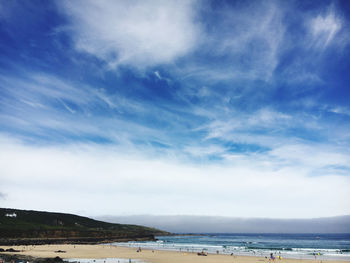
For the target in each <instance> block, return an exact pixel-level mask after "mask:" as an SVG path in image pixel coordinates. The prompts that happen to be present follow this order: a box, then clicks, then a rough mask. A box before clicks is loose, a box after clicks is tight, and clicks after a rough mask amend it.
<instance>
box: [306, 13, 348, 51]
mask: <svg viewBox="0 0 350 263" xmlns="http://www.w3.org/2000/svg"><path fill="white" fill-rule="evenodd" d="M309 28H310V31H311V35H312V44H313V45H314V46H316V47H317V48H321V49H324V48H326V47H327V46H328V45H330V44H331V42H332V41H333V39H334V38H335V37H336V34H337V33H338V32H339V31H340V29H341V28H342V21H341V19H340V18H339V17H337V16H336V13H335V11H334V8H330V10H329V12H328V13H327V14H326V15H321V14H320V15H318V16H317V17H315V18H313V19H311V21H310V24H309Z"/></svg>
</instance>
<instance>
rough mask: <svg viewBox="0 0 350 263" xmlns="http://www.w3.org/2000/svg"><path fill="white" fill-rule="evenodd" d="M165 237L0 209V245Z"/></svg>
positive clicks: (76, 219)
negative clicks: (9, 242)
mask: <svg viewBox="0 0 350 263" xmlns="http://www.w3.org/2000/svg"><path fill="white" fill-rule="evenodd" d="M166 234H169V233H167V232H164V231H161V230H158V229H155V228H149V227H144V226H138V225H126V224H112V223H107V222H102V221H97V220H94V219H91V218H87V217H82V216H77V215H72V214H63V213H50V212H40V211H29V210H18V209H9V208H0V243H7V241H8V240H14V239H15V240H17V241H18V240H22V242H19V243H25V242H23V240H27V241H28V240H29V239H31V240H42V241H43V240H45V239H50V242H49V243H68V242H70V241H71V243H73V242H74V243H92V242H94V243H97V242H103V241H104V242H105V241H117V240H134V239H152V238H154V235H166ZM5 241H6V242H5ZM55 241H57V242H55ZM43 242H44V241H43ZM17 243H18V242H17ZM29 243H31V242H29Z"/></svg>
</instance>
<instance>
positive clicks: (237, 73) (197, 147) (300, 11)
mask: <svg viewBox="0 0 350 263" xmlns="http://www.w3.org/2000/svg"><path fill="white" fill-rule="evenodd" d="M349 29H350V3H349V1H346V0H344V1H335V0H334V1H323V0H320V1H313V0H312V1H311V0H299V1H297V0H287V1H282V0H280V1H272V0H271V1H270V0H267V1H224V0H222V1H209V0H201V1H200V0H198V1H196V0H186V1H175V0H168V1H156V0H154V1H151V0H144V1H138V0H133V1H126V0H125V1H124V0H118V1H108V0H100V1H92V0H75V1H68V0H60V1H39V0H33V1H24V0H0V182H1V183H0V206H1V207H9V208H10V207H11V208H18V209H34V210H46V211H57V212H69V213H75V214H80V215H86V216H102V215H118V216H129V215H140V214H142V215H143V214H147V215H169V216H170V215H193V216H199V215H201V216H228V217H249V218H250V217H253V218H317V217H329V216H339V215H349V214H350V87H349V83H350V74H349V69H350V30H349Z"/></svg>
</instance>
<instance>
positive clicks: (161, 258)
mask: <svg viewBox="0 0 350 263" xmlns="http://www.w3.org/2000/svg"><path fill="white" fill-rule="evenodd" d="M0 247H1V248H4V249H7V248H10V247H9V246H0ZM11 248H14V249H16V250H20V251H21V252H16V253H11V254H22V255H28V256H33V257H42V258H46V257H56V256H59V257H61V258H91V259H101V258H124V259H139V260H142V261H145V262H150V263H179V262H184V263H216V262H218V263H219V262H220V263H226V262H227V263H228V262H230V263H264V262H265V263H268V262H269V260H267V259H265V258H263V257H250V256H230V255H213V254H209V255H208V256H198V255H197V254H196V253H184V252H173V251H159V250H154V252H152V250H146V249H142V252H136V250H137V249H136V248H127V247H116V246H110V245H40V246H11ZM58 250H61V251H66V253H57V252H55V251H58ZM6 254H8V253H7V252H6ZM0 257H1V254H0ZM321 262H326V261H325V260H322V261H320V260H318V259H317V260H306V259H303V260H299V259H281V260H279V259H276V260H275V261H274V263H321ZM328 262H332V263H344V262H350V261H335V260H332V261H328ZM270 263H273V262H272V261H270Z"/></svg>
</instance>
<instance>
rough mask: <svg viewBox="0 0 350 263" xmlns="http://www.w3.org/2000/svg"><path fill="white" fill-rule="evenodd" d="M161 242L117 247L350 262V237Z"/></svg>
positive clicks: (197, 237)
mask: <svg viewBox="0 0 350 263" xmlns="http://www.w3.org/2000/svg"><path fill="white" fill-rule="evenodd" d="M156 238H157V241H144V242H125V243H112V244H113V245H116V246H126V247H135V248H138V247H141V248H144V249H155V250H172V251H182V252H201V251H205V252H208V253H219V254H229V255H233V256H234V255H244V256H262V257H270V255H271V253H273V256H274V257H276V258H278V257H282V258H298V259H317V260H347V261H349V260H350V234H198V235H175V236H158V237H156Z"/></svg>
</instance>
